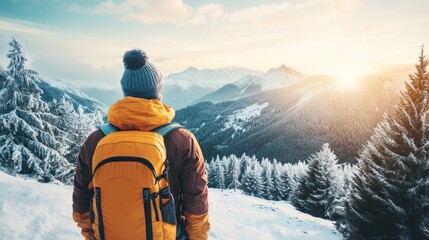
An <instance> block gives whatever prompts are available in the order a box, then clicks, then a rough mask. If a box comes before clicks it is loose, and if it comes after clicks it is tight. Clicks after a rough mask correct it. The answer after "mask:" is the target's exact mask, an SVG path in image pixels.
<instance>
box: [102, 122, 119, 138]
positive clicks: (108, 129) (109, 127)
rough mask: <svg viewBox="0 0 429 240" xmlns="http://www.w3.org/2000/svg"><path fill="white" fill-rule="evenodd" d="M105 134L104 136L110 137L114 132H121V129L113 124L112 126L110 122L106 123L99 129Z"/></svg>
mask: <svg viewBox="0 0 429 240" xmlns="http://www.w3.org/2000/svg"><path fill="white" fill-rule="evenodd" d="M98 128H99V129H100V130H101V131H102V132H103V133H104V135H106V136H107V135H108V134H109V133H112V132H117V131H119V128H117V127H115V126H113V125H112V124H110V123H109V122H105V123H103V124H101V125H100V127H98Z"/></svg>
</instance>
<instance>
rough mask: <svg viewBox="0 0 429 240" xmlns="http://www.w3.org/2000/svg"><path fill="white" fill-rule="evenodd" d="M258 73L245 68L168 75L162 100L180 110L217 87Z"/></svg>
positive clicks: (192, 70)
mask: <svg viewBox="0 0 429 240" xmlns="http://www.w3.org/2000/svg"><path fill="white" fill-rule="evenodd" d="M261 74H262V73H261V72H259V71H254V70H250V69H247V68H234V67H229V68H218V69H197V68H194V67H189V68H187V69H186V70H184V71H182V72H179V73H173V74H171V75H168V76H167V77H165V79H164V90H163V100H164V102H165V103H166V104H168V105H170V106H172V107H174V108H175V109H180V108H182V107H185V106H187V105H189V104H190V103H192V102H193V101H194V100H195V99H198V98H200V97H202V96H204V95H205V94H208V93H210V92H212V91H214V90H216V89H218V88H219V87H221V86H223V85H225V84H227V83H232V82H235V81H237V80H238V79H240V78H242V77H244V76H247V75H255V76H259V75H261Z"/></svg>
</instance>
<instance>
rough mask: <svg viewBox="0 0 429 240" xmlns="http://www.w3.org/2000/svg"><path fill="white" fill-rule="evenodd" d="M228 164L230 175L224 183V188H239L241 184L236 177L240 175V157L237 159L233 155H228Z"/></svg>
mask: <svg viewBox="0 0 429 240" xmlns="http://www.w3.org/2000/svg"><path fill="white" fill-rule="evenodd" d="M229 159H230V160H229V164H228V168H229V169H230V170H229V172H230V174H231V176H230V177H229V176H228V178H230V179H229V180H228V181H227V182H228V183H225V186H226V188H228V189H234V190H237V189H239V188H240V186H241V184H240V181H238V177H239V176H240V159H238V158H237V157H236V156H235V155H231V156H229Z"/></svg>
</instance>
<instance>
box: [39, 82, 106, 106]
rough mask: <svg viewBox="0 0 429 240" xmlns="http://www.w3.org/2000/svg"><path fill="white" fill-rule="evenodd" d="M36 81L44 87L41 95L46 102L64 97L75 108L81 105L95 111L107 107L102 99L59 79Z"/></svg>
mask: <svg viewBox="0 0 429 240" xmlns="http://www.w3.org/2000/svg"><path fill="white" fill-rule="evenodd" d="M35 82H36V84H37V85H38V86H39V87H40V88H41V89H42V91H43V93H42V95H41V97H42V99H43V100H44V101H46V102H50V101H52V100H53V99H56V100H57V101H59V100H61V98H63V97H64V98H65V99H66V100H67V101H69V102H71V103H72V104H73V106H74V107H75V108H77V107H78V106H81V107H83V109H85V111H87V112H94V111H95V110H96V109H99V110H105V109H106V106H105V105H104V104H103V103H101V102H100V101H98V100H96V99H93V98H90V97H89V96H88V95H86V94H85V93H82V92H81V91H79V90H78V89H77V88H74V87H73V86H68V85H67V84H65V83H63V82H61V81H59V80H57V81H55V82H52V81H46V80H44V79H42V78H37V79H36V81H35Z"/></svg>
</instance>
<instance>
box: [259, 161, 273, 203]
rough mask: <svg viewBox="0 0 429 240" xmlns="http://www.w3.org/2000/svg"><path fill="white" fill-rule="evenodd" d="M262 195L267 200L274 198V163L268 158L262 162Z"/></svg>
mask: <svg viewBox="0 0 429 240" xmlns="http://www.w3.org/2000/svg"><path fill="white" fill-rule="evenodd" d="M261 168H262V171H261V180H262V186H263V187H262V197H263V198H265V199H267V200H273V199H274V196H273V194H272V193H273V192H274V184H273V178H272V175H271V174H272V164H271V162H270V161H269V160H268V159H266V158H265V159H262V163H261Z"/></svg>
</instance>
